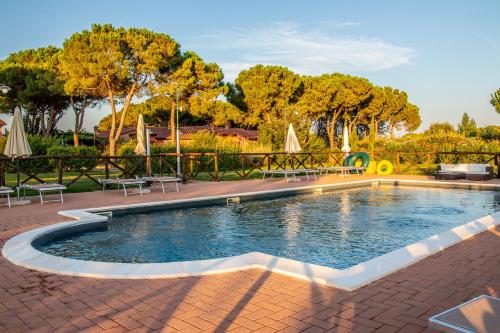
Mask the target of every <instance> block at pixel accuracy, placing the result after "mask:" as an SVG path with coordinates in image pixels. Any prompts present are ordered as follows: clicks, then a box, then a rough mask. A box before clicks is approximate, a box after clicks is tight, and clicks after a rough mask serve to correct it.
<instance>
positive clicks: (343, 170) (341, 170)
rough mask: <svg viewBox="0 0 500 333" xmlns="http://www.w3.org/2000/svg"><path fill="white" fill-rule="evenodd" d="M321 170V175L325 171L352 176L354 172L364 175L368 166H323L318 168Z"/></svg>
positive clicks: (326, 172)
mask: <svg viewBox="0 0 500 333" xmlns="http://www.w3.org/2000/svg"><path fill="white" fill-rule="evenodd" d="M318 170H319V171H320V175H322V174H323V172H324V173H325V175H326V174H328V172H330V171H331V172H333V173H335V174H340V175H341V176H350V175H351V174H352V173H355V174H357V175H358V176H359V175H364V174H365V170H366V168H363V167H355V166H335V167H322V168H318Z"/></svg>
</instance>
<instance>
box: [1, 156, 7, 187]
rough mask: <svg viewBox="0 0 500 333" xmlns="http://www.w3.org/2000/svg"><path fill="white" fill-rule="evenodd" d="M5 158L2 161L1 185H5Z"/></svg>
mask: <svg viewBox="0 0 500 333" xmlns="http://www.w3.org/2000/svg"><path fill="white" fill-rule="evenodd" d="M5 169H6V168H5V160H1V161H0V186H5Z"/></svg>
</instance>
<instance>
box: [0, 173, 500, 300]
mask: <svg viewBox="0 0 500 333" xmlns="http://www.w3.org/2000/svg"><path fill="white" fill-rule="evenodd" d="M373 183H375V184H388V185H396V186H398V185H403V184H405V185H417V186H418V185H422V186H431V187H448V188H466V189H467V188H468V189H494V190H499V189H500V185H496V184H469V183H461V182H436V181H432V180H429V181H422V180H400V179H387V178H381V179H369V180H360V181H350V182H345V183H336V184H325V185H310V186H303V187H296V188H292V189H290V188H289V189H278V190H271V191H259V192H245V193H233V194H226V195H219V196H207V197H200V198H191V199H181V200H169V201H160V202H151V203H143V204H134V205H119V206H109V207H99V208H88V209H79V210H69V211H60V212H59V214H60V215H63V216H66V217H70V218H73V219H76V221H74V220H73V221H67V222H61V223H57V224H53V225H49V226H45V227H42V228H37V229H32V230H30V231H27V232H24V233H21V234H18V235H16V236H14V237H13V238H11V239H9V240H8V241H7V242H6V243H5V245H4V247H3V249H2V254H3V256H4V257H5V258H6V259H7V260H9V261H11V262H12V263H14V264H16V265H19V266H22V267H25V268H28V269H34V270H39V271H44V272H48V273H54V274H62V275H70V276H78V277H91V278H105V279H159V278H174V277H186V276H201V275H208V274H220V273H227V272H234V271H241V270H246V269H251V268H259V269H264V270H268V271H273V272H277V273H280V274H284V275H288V276H292V277H295V278H299V279H302V280H306V281H310V282H313V283H318V284H322V285H328V286H332V287H335V288H339V289H343V290H347V291H353V290H356V289H358V288H360V287H363V286H365V285H367V284H370V283H372V282H374V281H376V280H378V279H380V278H382V277H384V276H387V275H389V274H392V273H393V272H396V271H398V270H400V269H402V268H405V267H408V266H410V265H412V264H414V263H416V262H418V261H420V260H422V259H424V258H426V257H428V256H431V255H433V254H435V253H437V252H440V251H442V250H444V249H446V248H448V247H450V246H452V245H454V244H457V243H459V242H461V241H463V240H465V239H467V238H470V237H473V236H474V235H477V234H479V233H481V232H483V231H486V230H488V229H490V228H493V227H495V226H496V225H499V224H500V212H495V213H493V214H490V215H487V216H484V217H481V218H479V219H476V220H473V221H470V222H467V223H465V224H463V225H461V226H458V227H455V228H452V229H450V230H447V231H444V232H442V233H440V234H437V235H433V236H430V237H428V238H426V239H424V240H422V241H420V242H416V243H413V244H410V245H407V246H405V247H402V248H399V249H397V250H394V251H391V252H389V253H386V254H384V255H381V256H378V257H375V258H373V259H371V260H368V261H365V262H362V263H360V264H357V265H355V266H352V267H349V268H347V269H343V270H339V269H334V268H330V267H325V266H319V265H314V264H308V263H304V262H301V261H297V260H292V259H286V258H282V257H277V256H272V255H268V254H265V253H260V252H250V253H246V254H243V255H239V256H233V257H226V258H218V259H209V260H197V261H186V262H173V263H157V264H129V263H106V262H92V261H84V260H76V259H68V258H63V257H57V256H52V255H49V254H46V253H43V252H40V251H38V250H36V249H35V248H34V247H33V246H32V243H33V242H34V241H36V240H37V239H39V238H40V237H42V236H44V235H46V234H48V233H52V232H54V231H56V230H61V229H65V228H69V227H75V226H82V225H85V224H89V223H94V224H96V223H97V224H99V223H105V222H106V221H107V218H106V217H104V216H102V215H98V214H96V213H102V212H105V211H115V210H122V211H126V212H127V211H129V210H130V209H137V208H151V207H152V208H153V209H159V208H162V207H165V206H167V207H171V206H178V205H179V204H183V205H188V204H195V205H196V204H203V203H204V204H209V203H210V202H216V203H221V200H225V199H227V198H230V197H236V196H237V197H244V198H245V199H249V200H252V198H255V197H258V196H259V195H266V196H273V195H275V196H280V194H281V195H283V194H289V195H290V194H299V193H311V191H313V192H314V190H315V189H318V188H327V189H342V188H353V187H359V186H366V185H371V184H373Z"/></svg>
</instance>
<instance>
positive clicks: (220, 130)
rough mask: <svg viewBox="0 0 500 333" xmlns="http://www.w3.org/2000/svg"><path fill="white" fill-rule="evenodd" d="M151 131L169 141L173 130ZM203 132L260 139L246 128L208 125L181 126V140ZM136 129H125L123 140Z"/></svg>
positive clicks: (164, 128)
mask: <svg viewBox="0 0 500 333" xmlns="http://www.w3.org/2000/svg"><path fill="white" fill-rule="evenodd" d="M148 129H150V130H151V135H152V136H154V137H155V138H156V139H157V140H167V139H169V138H170V136H171V129H170V128H168V127H148ZM201 131H209V132H212V133H215V134H218V135H221V136H237V137H240V138H242V139H245V140H256V139H257V138H258V137H259V131H257V130H246V129H244V128H225V127H211V126H208V125H203V126H181V127H180V132H181V140H189V139H191V137H192V136H193V134H195V133H197V132H201ZM135 132H136V128H135V127H125V128H123V130H122V134H121V138H122V139H125V138H126V137H127V136H131V135H132V136H133V135H135ZM97 135H98V136H99V137H102V138H106V137H108V136H109V130H106V131H101V132H99V133H98V134H97Z"/></svg>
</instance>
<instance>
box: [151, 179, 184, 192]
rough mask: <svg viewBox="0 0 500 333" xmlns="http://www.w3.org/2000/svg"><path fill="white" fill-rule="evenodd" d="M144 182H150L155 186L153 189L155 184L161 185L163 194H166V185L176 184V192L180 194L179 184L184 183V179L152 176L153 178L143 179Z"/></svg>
mask: <svg viewBox="0 0 500 333" xmlns="http://www.w3.org/2000/svg"><path fill="white" fill-rule="evenodd" d="M141 179H142V180H144V181H145V182H150V183H152V184H153V187H154V184H155V183H160V185H161V190H162V192H163V193H165V192H166V191H165V184H167V183H174V184H175V190H176V191H177V192H179V182H181V181H182V179H180V178H178V177H168V176H157V177H155V176H151V177H142V178H141Z"/></svg>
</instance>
